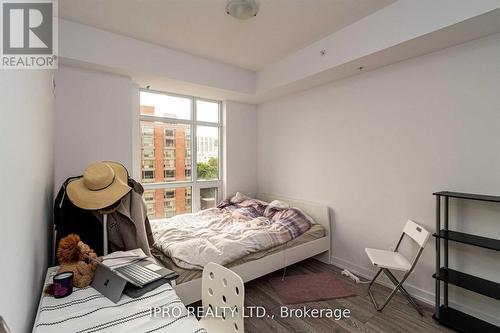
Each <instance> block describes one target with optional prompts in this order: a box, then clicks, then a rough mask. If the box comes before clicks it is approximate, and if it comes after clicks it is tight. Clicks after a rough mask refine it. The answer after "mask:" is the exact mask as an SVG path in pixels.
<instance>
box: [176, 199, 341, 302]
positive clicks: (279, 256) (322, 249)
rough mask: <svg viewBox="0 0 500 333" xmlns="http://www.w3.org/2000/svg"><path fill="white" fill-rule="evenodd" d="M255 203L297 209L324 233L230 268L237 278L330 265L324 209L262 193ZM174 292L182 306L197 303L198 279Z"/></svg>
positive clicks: (328, 224)
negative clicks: (307, 262) (301, 265)
mask: <svg viewBox="0 0 500 333" xmlns="http://www.w3.org/2000/svg"><path fill="white" fill-rule="evenodd" d="M257 199H259V200H263V201H266V202H271V201H273V200H282V201H285V202H287V203H289V204H290V206H291V207H297V208H300V209H301V210H303V211H304V212H305V213H306V214H307V215H309V216H310V217H312V218H313V220H314V221H315V222H316V223H319V224H321V225H322V226H323V227H324V228H325V231H326V232H325V236H324V237H322V238H319V239H316V240H313V241H310V242H307V243H304V244H300V245H297V246H293V247H289V248H285V249H284V250H281V251H278V252H274V253H272V254H269V255H267V256H265V257H262V258H260V259H257V260H252V261H249V262H246V263H244V264H241V265H237V266H233V267H231V270H233V271H234V272H236V273H237V274H238V275H239V276H241V278H242V279H243V282H248V281H251V280H253V279H256V278H258V277H261V276H263V275H266V274H269V273H271V272H274V271H277V270H279V269H281V268H283V267H286V266H289V265H292V264H295V263H296V262H299V261H302V260H304V259H307V258H310V257H314V258H316V259H317V260H319V261H322V262H325V263H327V264H329V263H330V258H331V256H330V249H331V247H330V244H331V228H330V214H329V210H328V207H326V206H323V205H320V204H316V203H312V202H306V201H301V200H294V199H289V198H284V197H280V196H275V195H271V194H265V193H259V194H257ZM174 289H175V291H176V292H177V295H178V296H179V297H180V299H181V300H182V302H183V303H184V304H191V303H194V302H197V301H199V300H201V278H199V279H195V280H191V281H187V282H184V283H181V284H178V285H176V286H174Z"/></svg>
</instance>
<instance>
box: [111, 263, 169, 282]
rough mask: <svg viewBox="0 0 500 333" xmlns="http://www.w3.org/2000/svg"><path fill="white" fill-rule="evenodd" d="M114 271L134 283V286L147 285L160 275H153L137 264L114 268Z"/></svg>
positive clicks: (153, 273)
mask: <svg viewBox="0 0 500 333" xmlns="http://www.w3.org/2000/svg"><path fill="white" fill-rule="evenodd" d="M115 271H117V272H119V273H121V274H123V275H124V276H126V277H127V278H129V279H130V280H132V281H134V282H135V283H136V284H138V285H141V286H144V285H146V284H148V283H151V282H153V281H156V280H158V279H159V278H161V275H160V274H158V273H155V272H153V271H151V270H149V269H147V268H144V267H142V266H141V265H138V264H131V265H126V266H122V267H118V268H115Z"/></svg>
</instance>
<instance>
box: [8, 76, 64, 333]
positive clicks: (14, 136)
mask: <svg viewBox="0 0 500 333" xmlns="http://www.w3.org/2000/svg"><path fill="white" fill-rule="evenodd" d="M52 75H53V72H52V71H49V70H5V71H2V73H1V74H0V101H1V110H0V113H1V116H2V121H0V133H2V139H1V140H0V154H1V156H2V161H1V163H0V174H1V175H2V190H1V191H0V206H1V209H0V226H1V231H0V263H1V265H2V274H0V295H1V296H0V316H3V317H4V319H5V320H6V322H7V324H8V325H9V327H10V329H11V331H12V332H28V331H31V326H32V324H33V319H34V316H35V309H36V307H37V305H38V300H39V297H40V295H41V291H42V290H41V289H42V283H43V279H44V277H45V272H46V269H47V262H48V261H49V246H50V245H49V243H50V239H51V237H50V235H51V222H50V221H51V211H52V203H51V202H52V183H53V143H54V142H53V120H54V96H53V93H52ZM7 118H8V121H5V120H6V119H7Z"/></svg>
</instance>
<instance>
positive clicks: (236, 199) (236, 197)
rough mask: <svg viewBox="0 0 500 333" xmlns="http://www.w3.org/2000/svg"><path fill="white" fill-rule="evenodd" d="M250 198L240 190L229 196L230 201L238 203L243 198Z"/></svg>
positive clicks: (243, 199)
mask: <svg viewBox="0 0 500 333" xmlns="http://www.w3.org/2000/svg"><path fill="white" fill-rule="evenodd" d="M248 199H251V198H250V197H248V196H246V195H244V194H243V193H241V192H236V194H235V195H234V196H233V197H232V198H231V200H230V201H231V203H240V202H243V201H245V200H248Z"/></svg>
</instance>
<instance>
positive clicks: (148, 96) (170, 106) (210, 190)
mask: <svg viewBox="0 0 500 333" xmlns="http://www.w3.org/2000/svg"><path fill="white" fill-rule="evenodd" d="M140 104H141V106H140V118H141V182H142V184H143V185H144V188H145V193H144V197H145V199H146V204H147V208H148V216H149V218H150V219H161V218H168V217H172V216H175V215H177V214H183V213H190V212H195V211H198V210H200V209H206V208H211V207H215V205H216V204H217V202H218V201H219V200H220V197H219V196H220V195H221V188H222V181H221V179H222V177H221V174H220V171H221V159H220V156H221V155H222V154H221V145H220V137H221V127H222V124H221V107H220V102H218V101H210V100H204V99H200V98H196V97H190V96H178V95H172V94H167V93H161V92H154V91H150V90H147V91H146V90H144V91H141V95H140ZM193 199H194V200H193Z"/></svg>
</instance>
